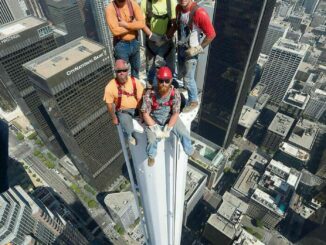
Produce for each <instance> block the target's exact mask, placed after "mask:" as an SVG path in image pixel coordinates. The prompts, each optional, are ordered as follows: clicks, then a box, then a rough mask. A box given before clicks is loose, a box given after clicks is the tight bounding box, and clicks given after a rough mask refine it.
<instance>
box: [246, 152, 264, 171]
mask: <svg viewBox="0 0 326 245" xmlns="http://www.w3.org/2000/svg"><path fill="white" fill-rule="evenodd" d="M268 161H269V159H267V156H264V155H263V153H260V152H257V151H254V152H253V153H252V154H251V156H250V158H249V160H248V161H247V163H246V165H247V166H252V167H254V168H257V167H258V168H259V167H260V166H262V167H264V166H266V165H267V163H268Z"/></svg>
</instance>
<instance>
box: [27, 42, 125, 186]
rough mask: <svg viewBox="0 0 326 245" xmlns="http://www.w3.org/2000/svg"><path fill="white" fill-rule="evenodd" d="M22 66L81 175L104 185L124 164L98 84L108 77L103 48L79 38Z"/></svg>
mask: <svg viewBox="0 0 326 245" xmlns="http://www.w3.org/2000/svg"><path fill="white" fill-rule="evenodd" d="M24 67H25V68H26V69H27V71H28V74H29V76H30V79H31V82H32V83H33V84H34V86H35V87H36V89H37V91H38V93H39V95H40V98H41V101H42V103H43V105H44V107H45V109H46V111H47V112H48V113H49V115H50V117H51V119H52V121H53V123H54V125H55V127H56V128H57V130H58V132H59V134H60V136H61V137H62V139H63V141H64V143H65V145H66V146H67V148H68V150H69V155H70V157H71V159H72V160H73V161H74V163H75V166H76V167H77V168H78V170H79V171H80V173H81V175H82V176H83V178H84V180H85V181H87V182H88V183H89V184H90V185H92V186H93V187H95V188H96V189H97V190H105V189H106V187H108V186H109V185H110V184H112V183H113V182H114V180H115V179H116V178H117V177H118V176H119V175H121V174H122V165H123V164H124V159H123V154H122V150H121V145H120V140H119V138H118V133H117V130H116V128H115V126H114V125H113V124H112V122H111V117H109V113H108V111H107V107H106V104H105V103H104V102H103V94H104V88H105V86H106V84H107V83H108V81H109V80H111V79H112V78H113V69H112V66H111V62H110V56H109V54H108V52H107V49H106V48H105V47H104V46H102V45H100V44H98V43H96V42H93V41H91V40H89V39H86V38H83V37H82V38H78V39H76V40H74V41H71V42H70V43H67V44H65V45H63V46H61V47H60V48H57V49H55V50H53V51H51V52H48V53H47V54H45V55H42V56H40V57H38V58H36V59H34V60H32V61H30V62H28V63H26V64H24Z"/></svg>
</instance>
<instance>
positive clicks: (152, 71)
mask: <svg viewBox="0 0 326 245" xmlns="http://www.w3.org/2000/svg"><path fill="white" fill-rule="evenodd" d="M156 55H159V56H161V57H162V58H164V60H165V62H166V66H167V67H169V68H170V70H171V71H172V74H174V72H175V45H174V42H173V41H172V40H170V41H167V42H166V43H165V44H163V45H162V46H160V47H158V46H156V45H155V43H154V42H152V41H149V40H148V41H147V48H146V60H147V66H146V71H147V78H148V81H151V82H152V85H153V86H154V87H156V86H157V79H156V67H155V57H156Z"/></svg>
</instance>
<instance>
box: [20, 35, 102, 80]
mask: <svg viewBox="0 0 326 245" xmlns="http://www.w3.org/2000/svg"><path fill="white" fill-rule="evenodd" d="M103 49H104V47H103V46H102V45H100V44H97V43H95V42H93V41H91V40H89V39H86V38H84V37H81V38H78V39H75V40H74V41H72V42H70V43H68V44H66V45H63V46H61V47H59V48H57V49H55V50H53V51H51V52H48V53H47V54H45V55H42V56H40V57H38V58H36V59H34V60H32V61H30V62H28V63H26V64H25V65H24V66H25V68H27V69H28V70H31V71H32V72H33V73H34V74H37V75H38V76H40V77H43V78H44V79H48V78H50V77H52V76H54V75H56V74H58V73H60V72H62V71H64V70H66V69H68V68H72V69H71V70H68V71H67V72H66V75H67V76H69V75H71V74H72V73H73V72H74V71H76V70H79V69H81V68H83V67H85V66H87V65H89V64H91V63H92V62H93V61H94V60H96V59H98V58H100V57H97V56H94V55H95V53H97V52H99V51H101V50H103ZM99 56H100V55H99ZM83 61H85V62H83ZM80 62H83V63H80Z"/></svg>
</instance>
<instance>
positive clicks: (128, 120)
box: [116, 109, 135, 140]
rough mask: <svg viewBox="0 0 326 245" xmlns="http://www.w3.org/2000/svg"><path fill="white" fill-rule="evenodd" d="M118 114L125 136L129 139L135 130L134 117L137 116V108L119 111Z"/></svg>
mask: <svg viewBox="0 0 326 245" xmlns="http://www.w3.org/2000/svg"><path fill="white" fill-rule="evenodd" d="M116 115H117V117H118V119H119V123H120V125H121V128H122V131H123V133H124V135H125V137H127V138H128V140H129V139H130V138H131V137H132V133H133V132H134V125H133V123H132V119H133V118H134V117H135V109H128V110H122V111H117V112H116Z"/></svg>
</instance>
